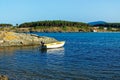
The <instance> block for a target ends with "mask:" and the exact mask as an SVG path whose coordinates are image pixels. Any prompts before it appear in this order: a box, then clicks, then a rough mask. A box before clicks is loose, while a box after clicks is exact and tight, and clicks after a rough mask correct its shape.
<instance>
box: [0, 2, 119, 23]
mask: <svg viewBox="0 0 120 80" xmlns="http://www.w3.org/2000/svg"><path fill="white" fill-rule="evenodd" d="M119 9H120V0H0V23H11V24H16V23H18V24H20V23H24V22H31V21H41V20H68V21H79V22H86V23H87V22H92V21H106V22H120V10H119Z"/></svg>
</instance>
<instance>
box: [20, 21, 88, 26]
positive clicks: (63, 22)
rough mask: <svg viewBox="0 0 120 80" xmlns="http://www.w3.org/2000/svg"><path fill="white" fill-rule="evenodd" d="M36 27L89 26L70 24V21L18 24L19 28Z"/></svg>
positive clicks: (78, 23) (76, 23)
mask: <svg viewBox="0 0 120 80" xmlns="http://www.w3.org/2000/svg"><path fill="white" fill-rule="evenodd" d="M36 26H48V27H63V26H69V27H70V26H72V27H80V26H89V25H88V24H86V23H82V22H72V21H61V20H53V21H37V22H28V23H23V24H20V25H19V27H36Z"/></svg>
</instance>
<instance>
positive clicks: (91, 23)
mask: <svg viewBox="0 0 120 80" xmlns="http://www.w3.org/2000/svg"><path fill="white" fill-rule="evenodd" d="M88 24H89V25H91V26H95V25H104V24H107V22H105V21H95V22H90V23H88Z"/></svg>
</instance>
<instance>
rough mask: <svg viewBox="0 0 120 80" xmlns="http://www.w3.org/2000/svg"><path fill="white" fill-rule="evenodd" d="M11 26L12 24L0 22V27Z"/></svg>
mask: <svg viewBox="0 0 120 80" xmlns="http://www.w3.org/2000/svg"><path fill="white" fill-rule="evenodd" d="M10 26H13V25H12V24H0V27H10Z"/></svg>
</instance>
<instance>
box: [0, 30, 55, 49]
mask: <svg viewBox="0 0 120 80" xmlns="http://www.w3.org/2000/svg"><path fill="white" fill-rule="evenodd" d="M41 41H43V42H45V43H51V42H55V41H57V40H56V39H54V38H50V37H44V36H38V35H36V34H27V33H16V32H7V31H1V32H0V47H6V46H32V45H33V46H34V45H40V42H41Z"/></svg>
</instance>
